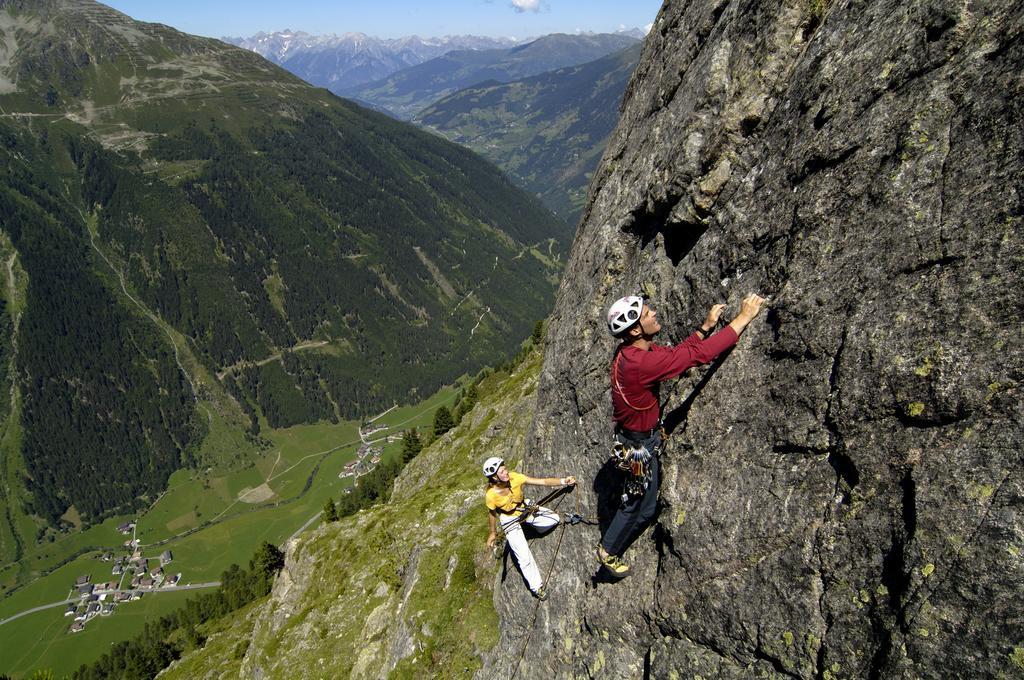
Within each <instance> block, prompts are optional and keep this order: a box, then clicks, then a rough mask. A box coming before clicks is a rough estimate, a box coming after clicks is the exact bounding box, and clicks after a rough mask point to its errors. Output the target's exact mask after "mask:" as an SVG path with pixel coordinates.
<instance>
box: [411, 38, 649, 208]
mask: <svg viewBox="0 0 1024 680" xmlns="http://www.w3.org/2000/svg"><path fill="white" fill-rule="evenodd" d="M640 50H641V44H640V43H637V44H635V45H631V46H630V47H627V48H626V49H625V50H621V51H619V52H615V53H613V54H610V55H608V56H605V57H601V58H600V59H596V60H595V61H592V62H588V63H586V64H581V65H579V66H570V67H567V68H563V69H558V70H555V71H548V72H547V73H542V74H540V75H537V76H531V77H529V78H523V79H519V80H514V81H512V82H508V83H498V82H493V81H492V82H487V83H480V84H478V85H474V86H471V87H467V88H465V89H462V90H459V91H458V92H456V93H454V94H451V95H448V96H447V97H443V98H442V99H440V100H438V101H436V102H434V103H433V104H431V105H430V106H428V107H427V108H426V109H424V110H423V111H421V112H420V113H419V114H417V115H416V117H415V118H413V122H414V123H416V124H418V125H421V126H423V127H425V128H428V129H430V130H434V131H435V132H438V133H440V134H442V135H444V136H445V137H446V138H448V139H450V140H452V141H454V142H458V143H459V144H462V145H464V146H466V147H468V148H470V149H473V150H474V151H476V152H477V153H479V154H480V155H482V156H483V157H485V158H487V159H489V160H490V161H492V162H494V163H495V164H497V165H498V166H499V167H500V168H502V169H503V170H505V171H506V172H507V173H508V174H509V175H510V176H511V177H512V178H513V180H515V182H516V183H517V184H518V185H519V186H521V187H523V188H524V189H526V190H527V191H529V192H530V193H532V194H534V195H536V196H538V197H539V198H540V200H541V201H543V202H544V204H545V205H547V206H548V207H549V208H551V209H552V210H553V211H554V212H555V214H557V215H558V216H560V217H561V218H562V219H564V220H565V221H566V222H568V223H569V224H571V225H575V224H576V222H577V221H578V219H579V216H580V211H581V209H582V206H583V203H584V201H585V200H586V197H587V196H586V194H587V185H588V184H589V182H590V177H591V174H592V173H593V171H594V168H596V167H597V163H598V161H599V160H600V158H601V154H602V153H603V152H604V149H605V146H607V144H608V138H609V136H610V135H611V133H612V130H613V129H614V128H615V124H616V122H617V121H618V114H619V103H620V101H621V100H622V93H623V92H624V91H625V89H626V85H627V84H628V82H629V79H630V76H631V75H632V74H633V70H634V69H635V68H636V64H637V61H638V60H639V58H640Z"/></svg>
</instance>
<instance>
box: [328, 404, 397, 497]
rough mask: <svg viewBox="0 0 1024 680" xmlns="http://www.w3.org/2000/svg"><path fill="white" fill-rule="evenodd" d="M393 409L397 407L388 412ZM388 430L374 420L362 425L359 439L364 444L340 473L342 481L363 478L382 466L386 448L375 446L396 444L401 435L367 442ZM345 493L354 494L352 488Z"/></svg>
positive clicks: (385, 426)
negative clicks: (382, 431) (389, 443)
mask: <svg viewBox="0 0 1024 680" xmlns="http://www.w3.org/2000/svg"><path fill="white" fill-rule="evenodd" d="M393 408H395V407H394V406H392V407H391V408H390V409H388V411H390V410H392V409H393ZM388 411H385V412H384V413H382V414H380V416H383V415H384V414H385V413H387V412H388ZM380 416H376V417H375V418H374V420H376V418H380ZM386 429H388V426H387V425H375V424H374V423H373V420H368V421H366V422H365V423H363V424H362V425H360V426H359V438H360V439H361V440H362V442H363V444H362V446H360V447H359V450H358V451H356V459H355V460H353V461H351V462H349V463H346V464H345V467H344V468H342V470H341V472H339V473H338V477H341V478H342V479H344V478H345V477H357V478H358V477H362V476H363V475H365V474H367V473H369V472H371V471H372V470H373V469H374V468H375V467H377V465H378V464H380V457H381V455H382V454H383V453H384V447H383V446H374V444H376V443H377V442H381V441H385V440H386V441H388V442H395V441H398V440H400V439H401V438H402V437H401V435H388V436H387V437H382V438H380V439H375V440H373V441H369V440H367V437H369V436H370V435H372V434H374V433H375V432H380V431H381V430H386ZM345 493H352V487H351V486H350V487H348V488H346V489H345Z"/></svg>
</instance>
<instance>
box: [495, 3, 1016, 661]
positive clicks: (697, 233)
mask: <svg viewBox="0 0 1024 680" xmlns="http://www.w3.org/2000/svg"><path fill="white" fill-rule="evenodd" d="M1022 27H1024V5H1021V4H1020V3H1011V2H1008V1H1006V2H984V1H983V2H976V3H963V2H951V1H947V0H923V1H917V0H912V1H911V2H895V1H894V0H874V1H868V2H853V1H849V0H842V1H837V2H832V3H828V2H825V1H824V0H810V1H807V0H802V1H797V2H779V1H777V0H752V1H750V2H728V1H723V0H697V1H695V2H675V1H669V2H667V3H666V4H665V6H664V7H663V8H662V12H661V15H660V16H659V18H658V20H657V22H656V23H655V27H654V29H653V30H652V31H651V34H650V36H649V37H648V40H647V43H646V45H645V48H644V54H643V56H642V59H641V62H640V65H639V66H638V68H637V71H636V73H635V75H634V78H633V81H632V83H631V85H630V87H629V88H628V90H627V94H626V100H625V102H624V104H623V111H622V119H621V122H620V124H619V128H618V130H617V132H616V133H615V135H614V136H613V138H612V141H611V144H610V146H609V148H608V150H607V152H606V153H605V156H604V159H603V161H602V165H601V167H600V169H599V170H598V172H597V173H596V176H595V179H594V182H593V184H592V185H591V189H590V199H589V202H588V206H587V208H586V210H585V212H584V218H583V221H582V223H581V226H580V230H579V232H578V234H577V236H576V241H575V243H574V246H573V252H572V256H571V259H570V262H569V266H568V269H567V271H566V272H565V275H564V278H563V281H562V287H561V290H560V293H559V296H558V299H557V302H556V309H555V312H554V315H553V318H552V321H551V324H550V331H549V335H548V338H547V347H546V358H545V363H544V369H543V374H542V378H541V384H540V387H539V389H538V414H537V417H536V420H535V422H534V426H533V430H532V434H531V442H532V444H533V447H532V452H531V454H530V455H529V456H528V458H527V460H526V462H525V467H526V468H528V469H529V470H531V473H533V474H539V473H544V472H547V471H550V472H551V473H553V474H554V473H558V474H563V473H565V472H573V473H575V474H576V475H577V476H578V477H580V478H581V479H582V480H583V483H582V484H581V487H580V489H579V491H578V495H579V499H578V502H579V503H580V508H581V510H582V511H583V512H584V514H591V515H594V514H596V515H598V516H600V517H602V518H605V519H607V517H608V514H609V513H610V511H611V507H610V503H609V502H606V499H608V498H610V497H613V496H614V495H615V493H616V492H615V491H614V481H613V480H612V479H611V478H610V477H611V476H610V475H608V474H607V472H606V471H605V470H604V468H603V467H602V466H603V464H604V462H605V460H606V459H607V452H608V449H609V440H610V434H611V427H610V399H609V376H608V364H609V359H610V356H611V353H612V349H613V347H614V341H613V340H612V339H611V338H610V337H609V336H608V335H607V333H606V331H605V329H604V325H603V317H604V311H605V310H606V309H607V306H608V305H609V304H610V302H611V301H612V300H614V299H615V298H617V297H619V296H621V295H625V294H628V293H633V292H636V291H637V290H639V289H641V287H646V288H647V289H648V290H649V291H650V292H651V293H652V295H653V303H652V304H654V305H656V306H657V309H658V310H659V313H660V317H661V320H662V323H663V325H664V326H665V330H664V331H663V337H662V338H661V340H662V342H670V343H671V342H678V341H680V340H682V339H683V338H684V337H686V336H687V335H688V334H689V333H690V332H691V331H692V330H693V329H694V328H695V327H696V326H697V324H699V323H700V321H701V320H702V319H703V317H704V314H705V313H706V311H707V308H708V307H710V305H712V304H713V303H716V302H720V301H721V302H726V301H727V302H729V303H730V309H729V311H727V312H726V314H727V315H731V314H735V313H736V311H737V309H738V303H739V300H740V299H741V298H742V297H743V296H744V295H745V294H746V293H748V292H751V291H758V292H760V293H761V294H762V295H766V296H770V299H769V302H768V304H767V309H766V311H765V312H763V313H762V315H761V316H760V317H759V318H758V319H757V320H756V321H755V322H754V324H752V325H751V327H750V328H749V329H748V330H747V332H746V333H745V334H744V335H743V337H741V339H740V342H739V345H738V347H737V348H736V349H735V350H734V351H733V352H732V353H731V354H730V355H728V356H727V357H726V358H725V359H724V360H723V361H721V362H720V364H716V365H713V366H712V367H710V368H708V369H697V370H693V371H691V372H690V373H689V374H687V376H685V377H683V378H681V379H679V380H677V381H674V382H673V383H669V384H667V385H666V386H665V388H663V390H662V398H663V399H667V405H666V408H665V412H666V416H667V421H668V423H669V425H670V429H672V435H671V438H670V440H669V442H668V444H667V450H666V452H665V453H664V454H663V457H662V460H663V471H664V472H663V475H664V479H663V482H662V487H661V505H660V514H659V516H658V518H657V521H656V523H655V524H654V526H653V527H652V528H651V529H650V530H648V531H647V532H646V533H645V534H644V535H643V536H642V537H641V538H640V539H639V540H638V541H637V542H636V543H635V544H634V546H633V547H632V549H631V550H630V551H629V552H628V553H627V554H626V558H627V561H628V562H630V563H631V564H632V565H633V574H632V576H631V577H630V578H628V579H626V580H624V581H622V582H620V583H609V582H607V580H605V579H603V578H602V577H601V576H600V575H595V574H596V563H595V561H594V558H593V546H594V544H595V543H596V542H597V540H598V531H597V530H596V529H591V530H590V531H589V533H588V532H587V531H570V532H566V533H565V540H564V541H562V542H561V543H560V545H558V554H557V555H554V553H555V550H556V542H555V541H553V540H544V539H542V540H539V541H536V542H535V543H534V550H535V552H536V554H537V555H538V558H539V560H540V562H541V564H542V565H545V566H546V565H548V564H550V563H551V561H552V560H554V564H555V570H554V573H553V574H552V576H551V578H550V580H549V589H550V592H551V599H550V600H549V601H548V602H546V603H544V604H542V605H540V607H539V609H538V610H537V611H536V615H535V613H534V602H533V601H532V600H530V599H529V598H528V597H527V596H526V593H525V591H524V590H523V588H522V585H521V583H518V582H516V581H512V580H510V581H507V582H506V583H505V584H504V586H502V588H501V589H500V590H498V591H497V594H496V603H497V605H498V608H499V613H500V616H501V618H502V638H501V641H500V642H499V644H498V645H497V646H496V647H495V650H494V651H493V652H492V654H491V655H490V656H489V657H488V659H487V662H486V664H485V667H484V669H483V671H482V672H481V675H482V676H486V677H495V676H496V675H498V674H504V673H508V674H511V673H514V672H517V671H518V673H519V677H552V676H558V677H569V676H574V677H588V676H596V675H598V674H599V673H601V674H604V673H612V675H611V676H610V677H639V676H645V677H646V676H650V677H658V678H661V677H696V676H704V677H737V678H738V677H756V676H765V677H772V676H789V677H799V678H837V677H885V678H891V677H895V678H902V677H908V678H910V677H943V676H945V677H948V676H950V675H953V676H958V677H967V676H987V677H1000V676H1005V677H1012V676H1017V677H1019V676H1020V674H1021V673H1024V615H1022V613H1021V612H1024V589H1022V587H1021V584H1022V583H1024V561H1022V559H1021V552H1022V551H1024V520H1022V515H1021V509H1022V507H1024V481H1022V475H1021V472H1022V455H1021V446H1022V439H1024V437H1022V415H1024V414H1022V407H1021V396H1020V381H1021V379H1022V367H1024V352H1022V343H1021V329H1022V319H1021V309H1020V307H1021V304H1020V300H1021V291H1022V290H1024V288H1022V285H1021V284H1022V282H1021V271H1022V268H1024V248H1022V237H1021V215H1022V212H1024V179H1022V178H1024V174H1022V168H1021V164H1022V158H1024V132H1022V131H1024V115H1022V114H1024V111H1022V107H1024V104H1022V102H1024V79H1022V77H1021V72H1022V67H1024V40H1022V39H1021V37H1022V35H1021V34H1022ZM593 480H597V481H593ZM524 646H525V651H524ZM520 657H522V659H521V661H520Z"/></svg>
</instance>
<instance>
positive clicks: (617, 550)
mask: <svg viewBox="0 0 1024 680" xmlns="http://www.w3.org/2000/svg"><path fill="white" fill-rule="evenodd" d="M643 445H644V446H646V447H647V450H648V451H650V452H651V453H652V454H653V455H652V456H651V462H650V466H651V481H650V484H648V486H647V490H646V491H645V492H644V493H643V494H642V495H638V496H630V497H629V499H628V500H627V501H626V502H624V503H623V504H622V505H621V506H620V507H619V510H618V512H616V513H615V517H613V518H612V521H611V523H610V524H609V525H608V529H606V530H605V532H604V536H603V537H602V538H601V545H602V546H603V547H604V549H605V550H606V551H608V553H609V554H610V555H618V556H620V557H621V556H622V553H624V552H625V551H626V549H627V548H629V546H630V545H631V544H632V543H633V541H635V540H636V538H637V536H639V535H640V532H641V531H643V529H644V527H645V526H646V525H647V522H649V521H650V520H652V519H654V514H655V512H656V511H657V509H658V485H659V484H660V482H661V470H660V469H659V462H658V454H659V453H660V449H661V433H655V434H654V436H652V437H651V438H649V439H646V440H644V442H643Z"/></svg>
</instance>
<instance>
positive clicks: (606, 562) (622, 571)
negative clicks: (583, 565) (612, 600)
mask: <svg viewBox="0 0 1024 680" xmlns="http://www.w3.org/2000/svg"><path fill="white" fill-rule="evenodd" d="M597 561H598V562H600V563H601V566H602V567H604V570H605V571H607V572H608V573H609V574H610V575H611V576H614V577H615V578H623V577H625V576H628V575H629V565H628V564H626V563H625V562H623V561H622V560H620V559H619V557H618V555H609V554H608V553H606V552H605V551H604V550H602V549H601V546H600V545H599V546H597Z"/></svg>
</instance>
